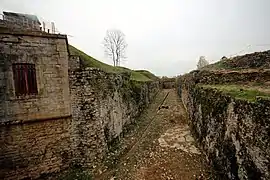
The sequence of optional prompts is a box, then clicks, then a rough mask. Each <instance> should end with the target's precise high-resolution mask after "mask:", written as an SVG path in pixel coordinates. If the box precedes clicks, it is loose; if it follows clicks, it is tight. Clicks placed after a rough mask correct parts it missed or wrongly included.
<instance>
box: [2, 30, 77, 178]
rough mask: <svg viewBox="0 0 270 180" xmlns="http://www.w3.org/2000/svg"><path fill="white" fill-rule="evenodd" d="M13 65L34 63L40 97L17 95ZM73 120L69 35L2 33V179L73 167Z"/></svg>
mask: <svg viewBox="0 0 270 180" xmlns="http://www.w3.org/2000/svg"><path fill="white" fill-rule="evenodd" d="M13 63H32V64H35V68H36V76H37V77H36V79H37V88H38V94H37V95H27V96H16V95H15V90H14V82H13V71H12V64H13ZM70 116H71V108H70V97H69V82H68V50H67V39H66V36H63V35H49V34H43V33H32V32H13V31H7V30H5V29H4V30H3V29H0V179H24V178H26V179H27V178H28V179H29V178H37V177H39V176H40V175H42V174H46V173H51V172H57V171H60V170H61V169H64V168H66V167H68V166H69V165H70V164H71V157H72V153H73V150H72V148H73V147H72V146H71V144H72V138H71V130H72V128H71V117H70Z"/></svg>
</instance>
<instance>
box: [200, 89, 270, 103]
mask: <svg viewBox="0 0 270 180" xmlns="http://www.w3.org/2000/svg"><path fill="white" fill-rule="evenodd" d="M202 87H204V88H216V89H219V90H221V91H223V92H225V93H227V94H229V95H231V96H233V97H235V98H237V99H244V100H248V101H251V102H254V101H256V97H257V96H261V97H270V94H269V93H266V92H261V91H259V90H258V89H256V88H255V87H250V88H247V87H244V88H243V87H242V86H239V85H202Z"/></svg>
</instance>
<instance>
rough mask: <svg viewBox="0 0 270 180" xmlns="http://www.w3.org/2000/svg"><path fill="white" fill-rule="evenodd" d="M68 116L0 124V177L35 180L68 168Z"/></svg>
mask: <svg viewBox="0 0 270 180" xmlns="http://www.w3.org/2000/svg"><path fill="white" fill-rule="evenodd" d="M71 130H72V128H71V118H62V119H57V120H47V121H36V122H32V123H27V124H20V125H10V126H1V127H0V144H1V146H0V179H24V178H25V179H30V178H32V179H35V178H38V177H40V176H42V175H45V174H48V173H54V172H59V171H60V170H62V169H65V168H68V167H69V166H70V164H71V162H72V161H71V160H72V157H73V150H72V148H73V147H72V146H71V144H72V139H71Z"/></svg>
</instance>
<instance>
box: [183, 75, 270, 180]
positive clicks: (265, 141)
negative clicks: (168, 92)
mask: <svg viewBox="0 0 270 180" xmlns="http://www.w3.org/2000/svg"><path fill="white" fill-rule="evenodd" d="M194 77H195V76H194V74H188V75H185V76H182V77H180V79H179V83H178V87H179V89H178V92H179V94H180V96H181V98H182V100H183V103H184V105H185V107H186V109H187V112H188V114H189V117H190V118H189V119H190V122H189V124H190V127H191V129H192V131H193V133H194V135H195V136H196V137H197V140H198V143H199V144H200V146H201V148H202V149H203V150H204V152H205V154H206V155H207V157H208V160H209V162H210V163H211V164H212V165H213V167H214V168H215V169H216V170H217V172H218V173H219V174H220V175H221V176H222V179H269V178H270V174H269V172H270V169H269V160H270V159H269V154H270V146H269V144H270V138H269V132H270V128H269V127H270V126H269V125H270V116H269V115H270V114H269V113H270V100H269V99H261V98H259V99H258V100H257V101H256V102H248V101H245V100H238V99H234V98H232V97H229V96H226V95H224V94H223V93H222V92H221V91H219V90H216V89H212V88H202V87H200V86H198V85H196V83H195V82H196V80H197V79H196V78H194Z"/></svg>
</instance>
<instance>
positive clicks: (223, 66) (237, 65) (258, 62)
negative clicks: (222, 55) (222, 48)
mask: <svg viewBox="0 0 270 180" xmlns="http://www.w3.org/2000/svg"><path fill="white" fill-rule="evenodd" d="M269 68H270V50H268V51H263V52H254V53H251V54H245V55H242V56H236V57H233V58H228V59H222V60H220V61H218V62H216V63H214V64H210V65H208V66H205V67H203V68H202V69H205V70H242V69H269Z"/></svg>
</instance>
